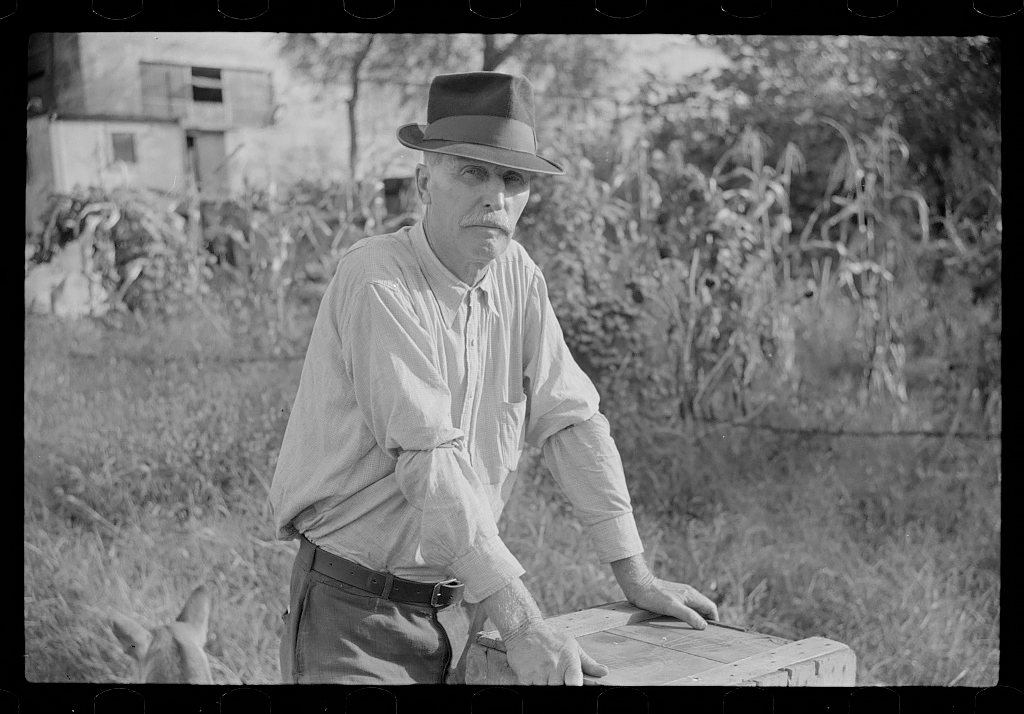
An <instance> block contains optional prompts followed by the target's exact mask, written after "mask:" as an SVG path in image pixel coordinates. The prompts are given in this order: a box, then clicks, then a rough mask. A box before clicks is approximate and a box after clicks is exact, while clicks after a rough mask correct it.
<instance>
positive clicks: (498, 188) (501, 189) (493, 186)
mask: <svg viewBox="0 0 1024 714" xmlns="http://www.w3.org/2000/svg"><path fill="white" fill-rule="evenodd" d="M507 197H508V191H507V190H506V189H505V179H503V178H502V177H501V176H491V177H490V178H489V179H488V180H487V183H486V184H485V186H484V205H485V206H487V207H488V208H504V207H505V199H506V198H507Z"/></svg>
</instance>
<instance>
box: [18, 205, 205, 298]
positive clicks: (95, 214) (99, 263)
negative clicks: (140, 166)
mask: <svg viewBox="0 0 1024 714" xmlns="http://www.w3.org/2000/svg"><path fill="white" fill-rule="evenodd" d="M186 216H187V207H186V206H184V205H183V203H180V202H177V201H174V200H169V199H168V198H167V197H165V196H162V195H160V194H158V193H155V192H151V191H146V190H138V189H125V188H121V189H115V190H113V191H109V192H108V191H103V190H101V189H98V188H90V189H88V190H81V191H76V192H74V193H71V194H58V195H55V196H53V197H52V199H51V201H50V204H49V206H48V208H47V210H46V213H45V214H44V224H45V226H46V228H45V229H44V230H43V232H42V233H41V234H39V235H38V236H34V237H32V238H30V240H29V247H30V248H31V249H32V254H31V256H30V257H29V259H28V263H29V264H30V265H34V264H39V263H46V262H48V261H49V260H50V259H51V257H52V256H53V254H54V252H55V251H57V250H60V249H62V248H63V247H64V246H66V245H67V244H68V243H70V242H71V241H73V240H76V239H79V238H81V237H84V236H88V237H89V238H90V239H91V240H92V241H93V242H92V245H93V255H92V269H93V270H94V271H95V272H96V273H97V275H98V277H99V279H100V282H101V285H102V287H103V288H104V290H105V291H106V292H107V294H108V295H109V296H110V297H109V300H110V302H111V304H112V306H114V307H119V308H124V309H127V310H130V311H139V312H143V313H153V314H170V313H173V312H175V311H176V310H177V309H178V308H179V307H180V305H181V303H182V301H183V300H184V299H195V298H198V297H200V296H202V295H204V294H205V293H206V292H207V289H208V281H209V278H210V276H211V273H210V269H209V261H208V260H207V258H206V256H205V255H204V253H203V252H202V251H201V249H200V246H199V245H198V241H197V239H196V237H195V235H196V229H197V226H190V225H189V223H188V221H187V219H186Z"/></svg>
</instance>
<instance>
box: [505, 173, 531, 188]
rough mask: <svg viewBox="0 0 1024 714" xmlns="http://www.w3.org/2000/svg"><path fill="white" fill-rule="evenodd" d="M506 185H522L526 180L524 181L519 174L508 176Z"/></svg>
mask: <svg viewBox="0 0 1024 714" xmlns="http://www.w3.org/2000/svg"><path fill="white" fill-rule="evenodd" d="M505 183H511V184H516V185H522V184H524V183H526V179H524V178H523V177H522V176H520V175H519V174H508V175H507V176H505Z"/></svg>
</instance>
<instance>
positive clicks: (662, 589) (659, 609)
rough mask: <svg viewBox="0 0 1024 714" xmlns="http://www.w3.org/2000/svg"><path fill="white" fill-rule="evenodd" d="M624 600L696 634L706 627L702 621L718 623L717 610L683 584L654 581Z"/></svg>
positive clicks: (704, 598) (707, 600)
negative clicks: (686, 625) (695, 630)
mask: <svg viewBox="0 0 1024 714" xmlns="http://www.w3.org/2000/svg"><path fill="white" fill-rule="evenodd" d="M626 597H627V598H628V599H629V601H630V602H631V603H632V604H633V605H636V606H637V607H639V608H643V609H644V610H648V611H650V612H656V613H658V614H659V615H668V616H669V617H675V618H677V619H679V620H682V621H683V622H685V623H687V624H689V625H690V626H691V627H693V628H694V629H697V630H703V629H704V628H705V627H707V622H705V621H704V618H705V617H706V618H708V619H709V620H715V621H717V620H718V607H717V606H716V605H715V603H713V602H712V601H711V600H709V599H708V598H707V597H705V596H704V595H702V594H700V593H699V592H698V591H697V589H696V588H694V587H692V586H690V585H684V584H683V583H673V582H669V581H667V580H659V579H658V578H655V579H654V581H653V582H652V583H650V584H648V585H647V586H646V587H642V588H638V589H637V590H636V592H634V593H633V594H632V595H630V594H628V593H627V595H626ZM702 615H703V617H702Z"/></svg>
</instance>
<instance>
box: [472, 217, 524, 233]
mask: <svg viewBox="0 0 1024 714" xmlns="http://www.w3.org/2000/svg"><path fill="white" fill-rule="evenodd" d="M459 226H460V227H462V228H468V227H469V226H487V227H488V228H497V229H498V230H500V231H504V232H505V233H506V234H508V233H511V232H512V226H511V225H510V224H509V221H507V220H505V219H503V218H499V217H498V216H490V217H488V218H466V219H463V220H462V221H461V222H460V223H459Z"/></svg>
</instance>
